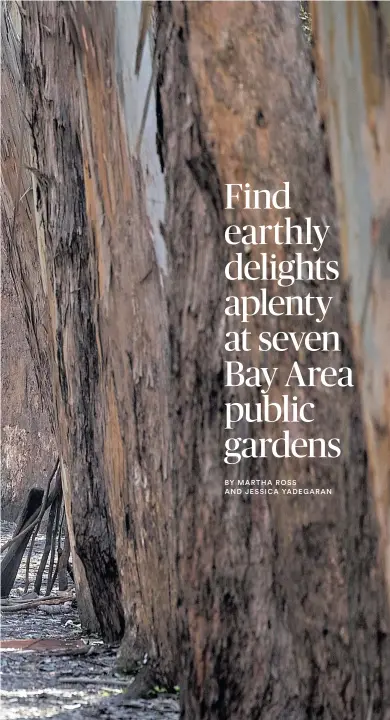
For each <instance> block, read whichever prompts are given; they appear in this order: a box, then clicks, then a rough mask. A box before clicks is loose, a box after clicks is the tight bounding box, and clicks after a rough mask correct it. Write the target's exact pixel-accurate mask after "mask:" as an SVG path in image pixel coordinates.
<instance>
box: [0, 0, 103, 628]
mask: <svg viewBox="0 0 390 720" xmlns="http://www.w3.org/2000/svg"><path fill="white" fill-rule="evenodd" d="M11 6H12V3H11ZM12 10H13V11H14V12H13V13H12ZM10 12H11V14H12V18H11V15H10ZM18 14H19V11H18V10H16V9H15V7H13V8H12V7H10V8H8V6H7V7H6V6H5V5H4V4H3V6H2V14H1V33H2V47H1V51H2V134H1V160H2V177H3V184H2V195H1V199H2V214H1V219H2V236H3V242H4V246H5V252H6V255H7V263H8V265H9V269H10V272H11V275H12V279H13V282H14V287H15V289H16V292H17V295H18V299H19V303H20V307H21V311H22V314H23V317H24V323H25V328H26V337H27V341H28V345H29V350H30V353H31V357H32V360H33V368H34V371H35V376H36V380H37V385H38V389H39V392H40V395H41V400H42V405H43V407H44V409H45V412H46V413H47V415H48V418H49V421H50V425H51V428H52V430H53V434H55V435H57V433H56V428H57V424H56V414H55V406H54V403H53V389H52V378H51V372H52V370H51V368H52V363H53V362H55V359H53V356H52V354H51V346H50V342H49V327H50V320H49V308H48V304H47V297H46V294H45V292H44V287H43V280H42V274H41V273H42V266H41V262H40V251H39V242H38V238H41V237H42V231H43V228H42V226H41V224H40V220H39V218H40V217H41V215H40V208H41V206H42V203H40V204H39V207H36V203H35V202H34V195H33V192H32V188H33V185H34V187H35V199H36V178H35V176H34V174H33V173H31V172H30V171H28V170H27V169H26V166H32V165H33V161H32V156H31V153H32V147H33V136H32V125H31V124H29V117H28V113H29V98H28V96H26V103H24V90H23V88H24V83H23V81H22V68H21V42H20V27H18V29H17V31H16V30H15V25H16V24H17V23H16V22H15V19H16V18H17V17H18ZM24 105H25V107H24ZM24 115H27V118H26V119H25V120H23V116H24ZM35 121H36V122H38V119H37V118H36V119H35ZM21 146H22V154H21ZM19 176H20V188H19V190H20V198H23V199H19V198H17V191H18V185H19ZM16 205H18V208H17V213H16V223H15V234H14V237H12V228H13V224H14V208H15V206H16ZM3 389H4V388H3ZM56 439H57V441H58V435H57V437H56ZM57 444H58V443H57ZM62 477H63V478H64V476H63V474H62ZM63 482H64V479H63ZM70 492H71V490H70V486H69V485H68V486H67V489H66V490H65V489H64V496H65V503H66V505H67V523H68V526H69V527H70V528H72V526H73V521H72V514H71V501H70ZM71 537H72V535H71ZM71 549H72V555H73V563H74V572H75V582H76V589H77V594H78V606H79V611H80V616H81V620H82V624H83V627H84V628H85V629H87V630H90V631H91V632H95V631H96V630H97V629H98V624H97V621H96V617H95V612H94V609H93V605H92V600H91V596H90V591H89V588H88V584H87V580H86V576H85V571H84V568H83V566H82V563H81V560H80V558H79V557H78V555H77V553H76V550H75V543H74V542H73V541H71Z"/></svg>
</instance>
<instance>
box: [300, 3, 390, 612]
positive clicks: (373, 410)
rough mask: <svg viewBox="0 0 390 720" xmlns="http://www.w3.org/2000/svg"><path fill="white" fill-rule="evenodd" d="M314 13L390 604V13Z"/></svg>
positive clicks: (369, 8) (357, 6)
mask: <svg viewBox="0 0 390 720" xmlns="http://www.w3.org/2000/svg"><path fill="white" fill-rule="evenodd" d="M312 5H313V13H314V20H315V23H314V26H315V30H316V39H317V45H318V64H319V70H320V75H321V77H322V81H323V83H324V85H325V86H326V90H327V97H328V103H327V106H326V108H325V116H326V120H327V126H328V128H329V138H330V148H331V158H332V167H333V175H334V181H335V188H336V195H337V202H338V211H339V217H340V239H341V249H342V255H343V262H344V274H345V278H346V280H347V281H348V284H349V287H350V294H349V299H350V302H349V311H350V319H351V328H352V331H353V337H354V350H355V357H356V365H357V369H358V372H359V381H360V388H361V394H362V401H363V409H364V420H365V428H366V434H367V448H368V454H369V461H370V468H371V471H372V487H373V495H374V498H375V508H376V512H377V516H378V521H379V526H380V533H381V544H380V550H381V561H382V563H383V564H384V567H385V573H386V581H387V588H388V593H389V598H390V470H389V468H390V442H389V437H390V413H389V403H390V395H389V388H390V313H389V307H390V179H389V178H390V173H389V167H390V64H389V57H390V5H389V3H387V2H378V3H370V2H361V3H351V4H350V5H349V4H348V3H345V2H344V3H337V4H335V3H312ZM346 70H347V71H346Z"/></svg>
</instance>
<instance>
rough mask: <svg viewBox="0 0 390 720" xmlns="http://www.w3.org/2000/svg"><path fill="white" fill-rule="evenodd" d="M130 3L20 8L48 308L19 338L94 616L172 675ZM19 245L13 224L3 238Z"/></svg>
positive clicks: (155, 346)
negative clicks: (45, 401) (44, 409)
mask: <svg viewBox="0 0 390 720" xmlns="http://www.w3.org/2000/svg"><path fill="white" fill-rule="evenodd" d="M139 12H140V5H139V4H137V3H135V4H134V3H125V4H123V5H122V4H118V5H116V4H115V3H92V4H91V5H89V6H84V5H83V4H79V3H75V4H73V3H60V2H56V3H45V2H43V3H40V2H36V3H26V4H25V6H23V14H22V79H23V81H24V84H25V88H26V96H27V103H26V116H27V121H26V122H27V130H26V134H25V137H29V139H30V143H29V147H28V144H26V145H27V147H26V150H25V152H24V156H23V168H22V170H23V177H24V175H25V170H24V166H25V165H26V166H28V167H29V168H30V170H29V171H28V175H29V182H30V183H31V184H32V185H33V190H34V208H33V213H34V219H35V224H36V231H35V232H34V233H31V236H32V237H33V243H32V247H29V248H28V249H27V248H26V252H25V255H24V257H25V263H26V269H25V272H26V273H27V274H28V273H29V269H28V268H29V255H31V256H32V257H33V258H34V260H35V263H34V268H36V267H37V265H38V273H37V275H36V276H34V277H32V278H31V285H32V287H33V289H34V292H35V294H36V296H37V297H38V302H39V303H40V305H41V306H42V308H43V312H42V314H41V313H39V314H37V317H34V323H28V333H29V337H30V336H31V338H30V342H31V344H32V345H33V344H34V332H35V328H36V327H38V331H39V332H42V333H43V332H44V331H45V333H46V337H45V338H43V339H42V342H38V343H37V346H38V348H39V349H40V352H41V353H42V354H43V356H44V357H43V362H41V359H40V357H38V355H37V354H36V357H35V359H36V362H37V366H38V368H39V370H40V371H41V372H42V374H43V379H44V381H46V379H48V380H49V382H50V386H51V387H50V391H51V392H52V396H53V398H54V404H53V405H52V409H53V417H54V425H55V429H56V434H57V442H58V446H59V451H60V456H61V469H62V478H63V485H64V494H65V502H66V510H67V515H68V516H71V519H72V523H71V528H70V539H71V543H72V544H73V548H74V549H75V551H76V553H77V555H78V556H79V557H80V559H81V561H82V564H83V567H84V568H85V574H86V580H87V587H88V589H89V591H90V593H91V597H92V602H93V606H94V610H95V612H96V616H97V619H98V621H99V624H100V627H101V629H102V631H103V634H104V637H106V638H107V639H116V638H118V637H120V636H121V635H122V634H123V632H124V630H125V625H126V636H125V638H126V639H125V643H124V645H123V649H122V664H124V665H126V666H127V667H129V666H130V665H131V664H132V663H134V662H135V661H139V660H143V658H144V655H145V652H147V653H148V655H149V657H150V658H151V659H152V660H154V661H156V663H157V665H158V666H159V668H160V669H161V673H162V675H163V677H164V678H166V681H167V683H168V682H169V683H172V682H173V681H174V679H175V678H174V675H175V673H174V668H175V666H176V646H175V627H174V612H173V608H174V606H175V582H174V577H173V572H172V568H173V552H174V548H173V541H172V522H171V508H172V501H171V499H170V498H171V492H170V485H169V482H168V481H169V457H170V455H169V448H170V446H169V435H168V403H167V323H166V310H165V299H164V295H163V273H164V272H165V269H166V258H165V253H164V246H163V242H162V236H161V233H160V220H161V218H163V213H164V184H163V178H162V173H161V169H160V166H159V160H158V155H157V150H156V148H155V135H156V118H155V110H154V113H152V114H151V115H149V117H147V118H146V123H144V122H143V109H144V106H145V98H146V96H147V92H148V86H149V82H150V70H151V51H150V48H149V45H148V46H147V47H146V48H145V52H144V58H143V67H142V70H141V73H140V75H139V76H136V75H135V72H134V57H135V46H136V41H137V24H138V18H139ZM20 94H21V95H22V93H20ZM149 105H150V107H152V106H153V107H154V101H153V103H152V104H150V103H148V107H149ZM141 128H142V129H141ZM17 136H18V137H20V136H19V135H17ZM150 137H152V138H153V143H152V144H151V142H150ZM142 139H143V144H142V143H141V140H142ZM16 150H17V148H16ZM15 156H17V152H15ZM25 184H27V183H25V182H24V183H23V188H22V190H23V192H24V191H25V189H27V187H26V188H25ZM30 201H31V196H30ZM29 229H30V230H31V228H29ZM22 241H23V236H21V238H19V234H18V233H16V234H15V238H13V240H12V242H11V241H10V243H9V245H10V246H11V245H12V243H13V242H15V243H16V244H18V243H19V242H22ZM30 242H31V240H30ZM37 259H38V263H37V262H36V260H37ZM15 275H16V283H17V284H18V285H19V284H22V280H23V278H22V276H21V273H20V272H18V269H16V273H15ZM23 302H24V304H25V305H26V302H25V301H24V300H23ZM47 396H49V392H48V393H47ZM84 587H85V583H84V584H83V583H82V584H81V587H80V591H82V590H83V589H84ZM160 658H161V662H160Z"/></svg>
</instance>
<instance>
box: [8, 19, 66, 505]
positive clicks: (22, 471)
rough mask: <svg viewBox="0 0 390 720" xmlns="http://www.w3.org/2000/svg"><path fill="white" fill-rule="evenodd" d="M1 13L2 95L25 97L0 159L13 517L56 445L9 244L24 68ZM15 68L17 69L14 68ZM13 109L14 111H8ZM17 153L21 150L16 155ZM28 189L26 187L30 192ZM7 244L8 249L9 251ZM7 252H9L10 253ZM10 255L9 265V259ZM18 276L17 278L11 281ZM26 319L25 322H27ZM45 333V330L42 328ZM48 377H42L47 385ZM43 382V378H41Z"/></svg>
mask: <svg viewBox="0 0 390 720" xmlns="http://www.w3.org/2000/svg"><path fill="white" fill-rule="evenodd" d="M6 17H7V16H6V15H2V28H1V33H2V44H1V55H2V58H1V59H2V92H3V97H4V98H10V97H13V98H15V99H16V94H17V93H20V99H19V97H18V101H17V102H14V103H9V104H8V105H7V112H5V113H3V115H2V136H1V158H2V171H3V177H4V178H5V179H6V183H4V182H3V184H2V192H1V202H2V238H1V251H2V266H1V278H2V293H1V295H2V298H1V299H2V302H1V335H2V342H1V357H2V364H1V380H2V391H3V395H2V413H1V425H2V453H1V470H2V473H1V475H2V482H1V496H2V513H3V517H4V516H5V515H6V514H8V513H10V514H11V515H12V514H13V513H14V512H15V510H16V511H17V509H18V507H20V503H21V502H22V501H23V500H24V498H25V494H26V491H27V490H28V489H29V487H30V486H31V485H35V486H36V485H39V484H40V483H41V482H42V476H43V477H45V476H46V474H47V472H48V471H49V468H50V467H51V465H52V463H53V459H54V453H55V444H54V442H53V435H52V432H51V427H50V419H49V417H48V415H47V413H46V412H45V409H44V408H43V404H42V399H41V396H40V393H39V392H38V387H37V385H38V383H37V380H38V378H37V373H36V372H35V369H36V367H37V365H36V363H38V362H39V358H40V355H41V353H40V351H39V338H37V337H36V336H35V335H34V333H33V332H32V333H31V349H32V352H33V353H34V354H35V359H36V363H33V362H32V359H31V353H30V350H29V347H28V344H27V342H26V331H25V327H26V322H27V323H30V326H31V328H34V327H35V325H34V323H35V318H36V314H37V313H39V312H40V310H41V308H40V307H39V305H38V306H37V305H36V304H35V300H37V297H36V294H34V289H33V287H32V286H31V285H30V284H29V279H28V277H27V274H26V270H25V267H24V263H25V259H24V256H23V254H22V253H21V248H19V247H18V246H16V245H14V244H13V243H11V242H10V235H11V228H12V223H13V209H14V205H13V199H14V197H15V195H16V184H17V177H18V172H17V165H18V162H19V153H18V152H17V148H18V146H20V108H21V103H22V101H23V92H22V91H21V89H20V87H18V86H17V78H18V77H20V69H19V68H18V67H17V63H16V57H15V46H16V44H17V43H18V39H17V34H16V33H17V30H15V28H14V26H13V23H12V22H11V18H10V17H9V15H8V21H7V20H6ZM18 30H19V28H18ZM11 68H12V69H11ZM8 110H9V111H8ZM15 151H16V152H15ZM27 188H28V186H27V187H26V189H27ZM31 200H32V194H29V193H28V192H27V195H26V196H25V198H24V199H23V201H22V202H21V204H20V214H19V218H18V222H17V226H16V231H17V232H18V233H21V234H23V235H24V237H23V238H21V246H24V245H25V244H26V243H28V241H29V238H28V236H27V233H26V228H27V227H28V226H29V224H31V223H32V219H33V214H32V211H31V208H32V203H31ZM6 246H7V247H6ZM6 250H7V252H6ZM8 254H10V261H9V262H8V260H7V256H8ZM38 270H39V268H38V267H37V266H36V264H35V265H34V266H33V267H31V270H30V276H34V277H36V275H37V271H38ZM15 272H19V277H20V280H21V281H20V283H17V286H16V290H17V292H16V290H15V283H14V280H15ZM12 275H13V277H12ZM24 321H25V322H24ZM38 333H41V334H42V335H43V334H44V326H43V325H42V327H41V328H40V329H39V330H38ZM45 377H46V380H47V378H48V374H46V376H45V373H43V378H42V382H43V383H44V382H45ZM38 381H39V380H38Z"/></svg>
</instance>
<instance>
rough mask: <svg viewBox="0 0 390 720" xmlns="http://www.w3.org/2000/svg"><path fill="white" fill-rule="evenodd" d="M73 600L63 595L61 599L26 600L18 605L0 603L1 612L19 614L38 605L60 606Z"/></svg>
mask: <svg viewBox="0 0 390 720" xmlns="http://www.w3.org/2000/svg"><path fill="white" fill-rule="evenodd" d="M71 600H73V595H71V594H69V595H63V596H61V597H54V598H44V597H40V598H36V599H34V600H26V601H25V602H20V603H12V602H11V603H9V604H6V603H1V604H0V610H1V612H19V611H20V610H30V608H36V607H38V605H61V604H62V603H66V602H70V601H71Z"/></svg>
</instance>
